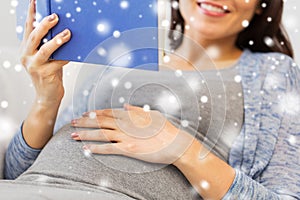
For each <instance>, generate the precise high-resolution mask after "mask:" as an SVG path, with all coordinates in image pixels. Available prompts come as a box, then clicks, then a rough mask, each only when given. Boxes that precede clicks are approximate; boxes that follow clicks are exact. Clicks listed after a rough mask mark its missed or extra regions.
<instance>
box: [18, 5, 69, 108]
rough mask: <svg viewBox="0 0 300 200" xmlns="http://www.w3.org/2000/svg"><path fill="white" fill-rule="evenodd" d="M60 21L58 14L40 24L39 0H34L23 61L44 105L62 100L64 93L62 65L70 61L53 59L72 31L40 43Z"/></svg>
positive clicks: (38, 98) (38, 97) (22, 53)
mask: <svg viewBox="0 0 300 200" xmlns="http://www.w3.org/2000/svg"><path fill="white" fill-rule="evenodd" d="M58 20H59V19H58V16H57V15H56V14H52V15H50V16H47V17H45V18H44V19H43V20H42V21H41V22H40V23H39V24H37V23H36V22H35V1H34V0H31V2H30V7H29V9H28V15H27V20H26V25H25V31H24V35H23V41H22V44H21V49H20V50H21V59H20V60H21V63H22V64H23V66H24V67H25V68H26V71H27V72H28V73H29V75H30V76H31V79H32V82H33V85H34V87H35V90H36V99H37V101H38V102H39V103H42V104H43V105H47V104H57V103H60V101H61V99H62V97H63V95H64V88H63V84H62V67H63V66H64V65H65V64H67V61H55V60H49V58H50V56H51V54H52V53H53V52H54V51H55V50H57V49H58V48H59V47H61V46H62V45H63V44H64V43H66V42H67V41H69V40H70V38H71V33H70V31H69V30H68V29H66V30H64V31H62V32H61V33H60V34H58V35H56V36H55V37H54V38H53V39H51V40H50V41H48V42H45V43H44V44H42V45H41V46H40V44H41V41H42V40H43V38H44V37H45V35H46V34H47V33H48V32H49V30H50V29H51V28H53V27H54V26H55V25H56V24H57V23H58ZM35 24H37V25H36V27H35V26H34V25H35ZM39 47H40V48H39Z"/></svg>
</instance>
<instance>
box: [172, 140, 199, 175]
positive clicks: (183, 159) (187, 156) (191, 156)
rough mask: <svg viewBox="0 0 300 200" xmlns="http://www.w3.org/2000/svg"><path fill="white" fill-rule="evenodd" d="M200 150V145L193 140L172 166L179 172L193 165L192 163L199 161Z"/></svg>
mask: <svg viewBox="0 0 300 200" xmlns="http://www.w3.org/2000/svg"><path fill="white" fill-rule="evenodd" d="M201 148H202V144H201V143H200V142H199V141H198V140H197V139H194V140H193V142H192V144H191V145H190V146H189V148H188V149H187V150H186V151H185V152H184V153H183V154H182V156H180V158H178V159H177V160H176V161H175V162H174V163H173V165H174V166H175V167H177V168H178V169H179V170H180V169H181V168H183V167H186V166H188V165H190V164H191V163H194V162H193V161H197V160H198V159H199V155H200V151H201Z"/></svg>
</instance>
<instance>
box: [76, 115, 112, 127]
mask: <svg viewBox="0 0 300 200" xmlns="http://www.w3.org/2000/svg"><path fill="white" fill-rule="evenodd" d="M71 124H72V126H74V127H82V128H104V129H114V130H116V129H118V126H117V121H116V119H113V118H110V117H105V116H98V117H97V118H95V119H91V118H90V117H82V118H79V119H74V120H72V121H71Z"/></svg>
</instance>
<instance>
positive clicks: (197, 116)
mask: <svg viewBox="0 0 300 200" xmlns="http://www.w3.org/2000/svg"><path fill="white" fill-rule="evenodd" d="M144 73H147V76H145V75H143V74H144ZM236 74H237V70H236V69H235V68H229V69H226V70H221V71H220V72H219V73H216V71H207V72H203V73H198V72H183V73H181V72H180V71H177V72H175V73H174V72H171V71H164V72H159V73H158V72H145V71H136V70H133V71H132V70H123V69H118V70H110V71H109V72H107V71H106V72H105V74H103V76H101V79H99V82H97V84H96V87H93V90H92V91H91V93H90V98H89V99H88V110H93V109H101V108H107V107H114V108H118V107H121V105H122V104H123V103H124V102H128V103H131V104H133V105H139V106H144V105H146V104H147V105H149V106H150V107H151V109H158V110H160V111H162V112H164V113H165V114H166V116H167V117H168V118H169V119H170V120H171V121H172V122H173V123H174V124H175V125H176V126H178V127H179V128H182V129H186V130H187V131H188V132H189V133H191V134H195V135H196V136H197V138H198V139H200V140H201V141H204V142H205V144H206V145H207V147H208V148H212V151H213V152H214V153H215V154H216V155H218V156H219V157H220V158H222V159H223V160H227V158H228V154H229V150H230V146H231V143H232V141H233V139H234V138H235V137H236V136H237V135H238V134H239V132H240V130H241V125H242V123H243V105H242V102H243V99H242V97H241V93H242V89H241V84H240V83H239V78H238V76H236ZM221 78H222V79H223V81H220V80H221ZM235 80H237V81H235ZM104 83H105V84H104ZM108 83H112V84H108ZM117 83H118V84H117ZM94 86H95V85H94ZM84 93H86V91H84ZM103 94H105V95H103ZM225 105H226V106H225ZM196 108H198V109H196ZM212 108H213V109H212ZM224 108H226V109H224ZM196 130H197V131H196ZM74 131H78V130H76V129H75V128H71V127H70V126H69V125H66V126H64V127H63V129H61V130H60V131H59V132H58V133H57V134H56V135H55V136H54V137H53V138H52V139H51V141H50V142H49V143H48V144H47V145H46V147H45V148H44V149H43V151H42V152H41V153H40V155H39V157H38V158H37V160H36V162H35V163H34V164H33V165H32V166H31V167H30V168H29V170H27V171H26V172H25V173H24V174H22V175H21V176H20V177H19V178H18V179H17V182H19V183H24V182H26V183H29V182H30V183H33V182H35V184H38V185H40V186H47V185H49V184H51V185H52V186H54V185H56V186H55V187H59V188H65V189H66V191H65V192H67V191H70V189H79V190H80V191H82V192H86V193H88V192H89V193H92V194H93V195H95V197H96V196H97V194H102V193H104V195H108V194H107V193H109V195H111V198H115V197H118V198H119V199H125V197H132V198H137V199H201V197H200V196H199V195H198V194H197V193H196V192H195V191H194V190H193V189H192V186H191V185H190V184H189V182H188V181H187V180H186V178H185V177H184V176H183V175H182V174H181V172H180V171H179V170H177V168H175V167H174V166H172V165H168V166H166V165H160V164H150V163H146V162H142V161H138V160H135V159H130V158H126V157H121V156H113V155H109V156H107V155H90V154H89V153H88V152H83V151H82V146H83V142H76V141H73V140H72V139H71V137H70V134H71V133H72V132H74ZM28 181H29V182H28ZM57 192H58V193H59V192H62V193H61V194H64V193H63V191H57ZM67 194H68V192H67ZM78 195H80V194H78ZM109 195H108V196H109ZM118 195H119V196H118ZM48 196H49V195H48ZM77 197H78V198H79V196H77ZM53 198H54V197H53ZM74 198H75V197H74ZM95 199H96V198H95Z"/></svg>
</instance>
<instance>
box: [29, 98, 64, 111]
mask: <svg viewBox="0 0 300 200" xmlns="http://www.w3.org/2000/svg"><path fill="white" fill-rule="evenodd" d="M61 101H62V97H61V98H57V99H46V98H42V97H36V98H35V100H34V106H36V107H37V108H40V109H53V108H58V107H59V106H60V103H61Z"/></svg>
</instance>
